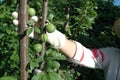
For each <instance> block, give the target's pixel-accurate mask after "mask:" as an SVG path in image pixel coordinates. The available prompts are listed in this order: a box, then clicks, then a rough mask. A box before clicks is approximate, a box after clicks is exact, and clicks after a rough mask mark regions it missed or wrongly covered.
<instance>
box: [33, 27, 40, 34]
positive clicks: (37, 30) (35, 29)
mask: <svg viewBox="0 0 120 80" xmlns="http://www.w3.org/2000/svg"><path fill="white" fill-rule="evenodd" d="M33 28H34V31H35V32H36V33H38V34H40V33H41V31H40V29H39V28H38V27H33Z"/></svg>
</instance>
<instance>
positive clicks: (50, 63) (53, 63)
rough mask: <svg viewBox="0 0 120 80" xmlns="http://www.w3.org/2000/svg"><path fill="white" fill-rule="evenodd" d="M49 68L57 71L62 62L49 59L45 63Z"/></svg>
mask: <svg viewBox="0 0 120 80" xmlns="http://www.w3.org/2000/svg"><path fill="white" fill-rule="evenodd" d="M45 67H46V69H47V70H50V71H57V69H59V67H60V64H59V62H57V61H48V62H47V63H46V65H45Z"/></svg>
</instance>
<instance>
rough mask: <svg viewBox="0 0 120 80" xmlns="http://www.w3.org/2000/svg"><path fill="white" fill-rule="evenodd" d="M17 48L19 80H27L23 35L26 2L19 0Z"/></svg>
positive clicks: (26, 51)
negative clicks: (18, 49) (18, 48)
mask: <svg viewBox="0 0 120 80" xmlns="http://www.w3.org/2000/svg"><path fill="white" fill-rule="evenodd" d="M18 20H19V44H20V45H19V46H20V51H19V54H20V80H27V78H28V73H27V64H28V36H27V35H26V34H25V30H26V28H27V20H28V14H27V0H19V12H18Z"/></svg>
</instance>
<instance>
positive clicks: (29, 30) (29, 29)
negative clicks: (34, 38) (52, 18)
mask: <svg viewBox="0 0 120 80" xmlns="http://www.w3.org/2000/svg"><path fill="white" fill-rule="evenodd" d="M32 31H33V28H32V27H28V29H27V31H26V34H27V35H30V34H31V33H32Z"/></svg>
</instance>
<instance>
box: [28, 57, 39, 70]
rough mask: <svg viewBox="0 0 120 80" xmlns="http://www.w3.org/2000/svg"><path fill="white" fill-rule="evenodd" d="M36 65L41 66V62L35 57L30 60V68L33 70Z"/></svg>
mask: <svg viewBox="0 0 120 80" xmlns="http://www.w3.org/2000/svg"><path fill="white" fill-rule="evenodd" d="M36 67H39V63H38V62H36V61H35V60H34V59H33V60H32V61H30V69H31V70H33V69H34V68H36Z"/></svg>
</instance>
